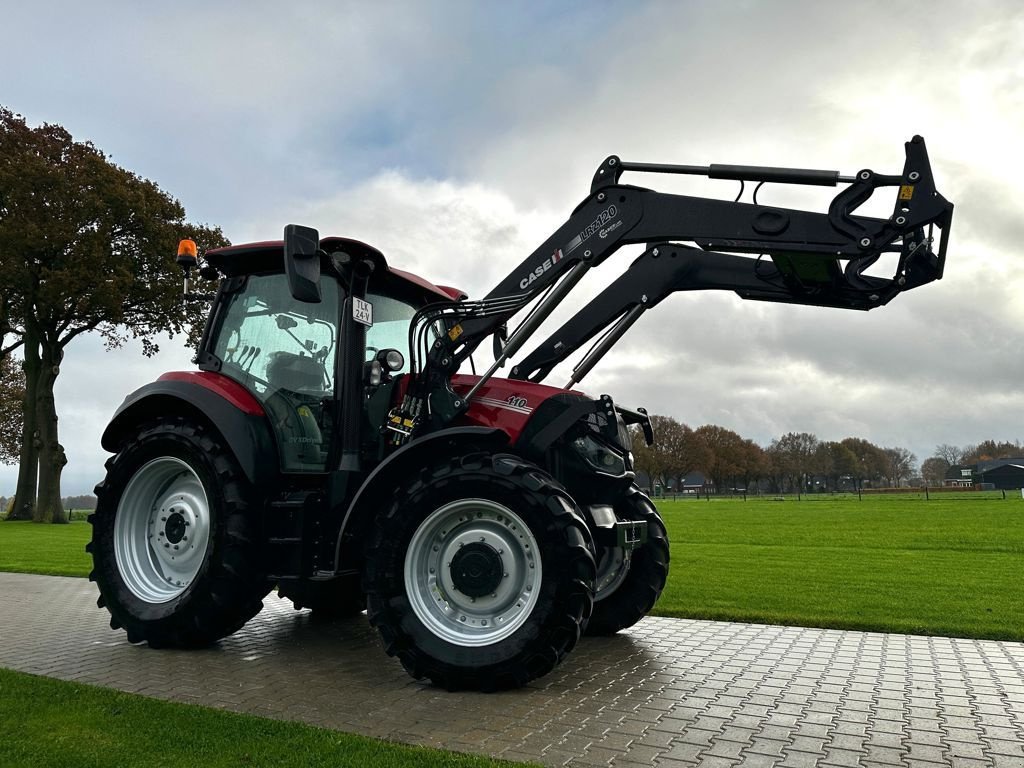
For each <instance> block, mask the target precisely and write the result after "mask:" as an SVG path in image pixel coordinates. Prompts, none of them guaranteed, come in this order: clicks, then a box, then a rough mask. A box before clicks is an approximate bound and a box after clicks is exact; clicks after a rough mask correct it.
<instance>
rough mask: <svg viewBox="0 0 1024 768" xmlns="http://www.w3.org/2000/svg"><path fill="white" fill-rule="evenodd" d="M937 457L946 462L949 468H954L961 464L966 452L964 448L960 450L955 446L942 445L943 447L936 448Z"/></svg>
mask: <svg viewBox="0 0 1024 768" xmlns="http://www.w3.org/2000/svg"><path fill="white" fill-rule="evenodd" d="M935 456H936V457H937V458H940V459H942V460H943V461H945V462H946V466H947V467H953V466H956V465H957V464H960V463H961V460H962V459H963V457H964V451H963V449H962V448H958V447H956V446H955V445H950V444H949V443H942V444H941V445H937V446H935Z"/></svg>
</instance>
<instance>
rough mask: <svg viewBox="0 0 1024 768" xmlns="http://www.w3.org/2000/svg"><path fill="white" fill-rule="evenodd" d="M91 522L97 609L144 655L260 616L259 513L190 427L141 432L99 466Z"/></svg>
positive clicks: (162, 425) (224, 454)
mask: <svg viewBox="0 0 1024 768" xmlns="http://www.w3.org/2000/svg"><path fill="white" fill-rule="evenodd" d="M96 496H97V505H96V512H95V513H94V514H93V515H90V517H89V522H90V523H92V527H93V528H92V541H91V542H90V543H89V544H88V545H87V546H86V551H87V552H90V553H92V558H93V571H92V573H90V575H89V579H90V580H92V581H95V582H96V584H97V586H98V587H99V590H100V597H99V600H98V601H97V604H98V605H99V606H100V607H106V608H107V610H109V611H110V615H111V618H110V626H111V628H112V629H119V628H123V629H124V630H125V631H126V632H127V634H128V639H129V641H131V642H133V643H135V642H142V641H148V642H149V644H150V645H152V646H158V647H160V646H201V645H208V644H210V643H212V642H215V641H217V640H219V639H220V638H222V637H225V636H227V635H230V634H231V633H232V632H235V631H236V630H238V629H239V628H241V627H242V625H243V624H245V622H247V621H248V620H249V619H251V618H252V617H253V616H255V615H256V614H257V613H258V612H259V611H260V609H261V608H262V607H263V603H262V598H263V597H264V596H265V595H266V594H267V593H268V592H269V591H270V588H271V586H272V584H271V583H270V582H268V581H267V578H266V574H265V573H264V572H263V570H262V568H261V561H260V556H259V554H260V546H261V537H260V529H259V521H260V517H261V516H260V515H259V510H258V509H257V508H256V507H255V506H254V504H253V503H252V499H253V493H252V490H251V488H250V487H249V484H248V483H247V481H246V480H245V477H244V475H243V474H242V472H241V469H240V468H239V466H238V464H237V462H236V461H235V458H234V456H233V455H232V454H231V452H230V451H229V450H228V449H227V448H226V447H225V446H224V445H222V444H221V442H220V439H219V437H218V436H217V435H216V434H215V433H214V432H213V431H212V430H210V429H208V428H207V427H205V426H204V425H202V424H200V423H196V422H194V421H191V420H189V419H186V418H183V417H178V418H162V419H158V420H156V421H154V422H152V423H149V424H146V425H144V426H142V427H141V428H140V429H139V431H138V433H137V434H136V435H135V437H133V438H131V439H129V440H127V441H126V442H125V443H124V444H123V445H122V446H121V449H120V451H119V452H118V454H117V455H116V456H114V457H113V458H112V459H110V460H109V461H108V462H107V476H106V479H105V480H104V481H103V482H102V483H100V484H99V485H98V486H96Z"/></svg>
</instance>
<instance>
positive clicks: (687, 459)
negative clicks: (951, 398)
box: [632, 416, 1021, 493]
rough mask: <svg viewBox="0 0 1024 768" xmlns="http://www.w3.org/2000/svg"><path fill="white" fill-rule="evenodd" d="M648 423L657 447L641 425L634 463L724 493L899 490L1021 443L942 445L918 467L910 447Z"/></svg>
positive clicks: (669, 481)
mask: <svg viewBox="0 0 1024 768" xmlns="http://www.w3.org/2000/svg"><path fill="white" fill-rule="evenodd" d="M651 423H652V426H653V427H654V432H655V444H654V445H653V446H648V445H647V444H646V442H645V441H644V438H643V435H642V433H641V432H640V431H639V430H636V429H634V431H633V441H632V442H633V456H634V460H635V465H636V468H637V470H638V471H640V472H643V473H645V474H646V475H647V476H648V478H649V482H650V483H651V485H652V486H653V485H654V484H655V483H657V484H660V485H662V486H663V487H670V486H671V487H678V486H677V483H678V481H679V479H680V478H682V477H684V476H685V475H687V474H689V473H691V472H698V471H699V472H702V473H703V474H704V476H705V477H706V478H708V479H709V480H710V481H711V482H712V483H713V484H714V486H715V488H716V489H717V490H718V491H719V492H728V491H730V490H733V489H741V488H743V489H745V488H751V487H753V486H754V485H755V484H762V483H763V484H765V485H767V487H768V489H769V490H770V491H772V492H775V493H796V492H798V491H803V492H806V491H807V490H809V489H811V488H814V489H817V490H823V491H835V490H839V489H840V487H841V486H842V485H843V483H848V484H852V486H853V488H854V489H857V488H861V487H864V486H866V485H872V486H878V485H885V486H888V487H896V486H899V485H901V484H903V483H904V482H905V481H912V482H915V483H916V482H927V483H928V484H929V485H941V484H942V479H943V477H944V476H945V473H946V470H947V469H948V468H949V467H950V466H953V465H956V464H972V463H976V462H977V461H983V460H985V459H995V458H1003V457H1007V456H1020V455H1021V446H1020V444H1019V443H1009V442H998V441H994V440H986V441H984V442H982V443H978V444H976V445H967V446H964V447H962V448H957V447H955V446H950V445H946V444H943V445H939V446H937V447H936V451H935V456H933V457H930V458H928V459H926V460H925V461H924V462H923V463H922V465H921V468H920V472H919V471H918V466H917V457H916V456H915V455H914V454H913V453H912V452H911V451H910V450H908V449H907V448H903V447H901V446H880V445H875V444H874V443H872V442H870V441H868V440H865V439H864V438H860V437H847V438H844V439H842V440H819V439H818V437H817V436H815V435H814V434H811V433H810V432H787V433H786V434H784V435H782V436H781V437H778V438H776V439H774V440H772V441H771V443H770V444H769V445H767V446H760V445H758V444H757V443H755V442H754V441H753V440H748V439H746V438H744V437H742V436H741V435H739V434H737V433H736V432H733V431H732V430H730V429H726V428H725V427H720V426H717V425H714V424H706V425H704V426H701V427H697V428H696V429H691V428H690V427H689V426H688V425H686V424H683V423H681V422H679V421H677V420H676V419H674V418H672V417H670V416H651Z"/></svg>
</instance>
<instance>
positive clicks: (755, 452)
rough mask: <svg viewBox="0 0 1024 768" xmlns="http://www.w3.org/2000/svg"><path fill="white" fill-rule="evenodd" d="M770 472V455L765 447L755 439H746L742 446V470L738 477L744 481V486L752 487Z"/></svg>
mask: <svg viewBox="0 0 1024 768" xmlns="http://www.w3.org/2000/svg"><path fill="white" fill-rule="evenodd" d="M768 473H769V461H768V456H767V454H765V451H764V448H762V447H761V446H760V445H758V444H757V443H755V442H754V441H753V440H744V441H743V445H742V446H741V448H740V471H739V474H738V477H739V478H740V479H741V480H742V481H743V487H744V488H750V485H751V483H755V482H757V481H758V480H760V479H761V478H762V477H767V476H768Z"/></svg>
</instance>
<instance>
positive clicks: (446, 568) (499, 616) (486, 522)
mask: <svg viewBox="0 0 1024 768" xmlns="http://www.w3.org/2000/svg"><path fill="white" fill-rule="evenodd" d="M470 544H473V545H474V546H477V547H489V548H490V550H491V551H492V552H493V553H494V554H495V555H496V556H497V557H498V558H500V560H501V565H502V574H501V579H500V582H499V583H498V584H497V586H496V587H495V588H494V590H493V592H490V593H488V594H486V595H482V596H478V597H471V596H469V595H468V594H464V593H463V592H460V591H459V590H458V589H457V587H456V584H455V580H454V578H453V576H452V562H453V559H454V558H455V557H456V556H457V554H458V552H459V550H460V549H462V548H463V547H465V546H468V545H470ZM492 557H493V555H492ZM541 579H542V572H541V558H540V550H539V549H538V547H537V540H536V539H535V538H534V536H533V533H532V532H531V531H530V529H529V527H528V526H527V525H526V523H524V522H523V520H522V518H520V517H519V516H518V515H517V514H515V513H514V512H512V511H511V510H510V509H508V508H507V507H505V506H503V505H501V504H498V503H497V502H494V501H488V500H486V499H460V500H459V501H453V502H451V503H449V504H445V505H444V506H442V507H440V508H438V509H436V510H434V511H433V512H432V513H430V515H429V516H428V517H427V519H426V520H424V521H423V522H422V523H421V524H420V526H419V527H418V528H417V529H416V532H415V533H414V534H413V537H412V541H410V542H409V548H408V550H407V551H406V554H405V593H406V595H407V596H408V598H409V603H410V605H411V606H412V609H413V612H414V613H415V614H416V617H417V618H418V619H419V620H420V621H421V622H422V623H423V625H424V626H425V627H426V628H427V629H429V630H430V631H431V632H432V633H433V634H435V635H437V636H438V637H440V638H441V639H442V640H446V641H448V642H450V643H454V644H456V645H461V646H484V645H491V644H492V643H496V642H498V641H500V640H503V639H504V638H506V637H508V636H510V635H511V634H513V633H514V632H515V631H516V630H517V629H519V628H520V627H521V626H522V625H523V623H524V622H525V621H526V620H527V619H528V618H529V617H530V614H531V613H532V611H533V608H534V606H535V605H536V604H537V599H538V597H539V594H540V587H541Z"/></svg>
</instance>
